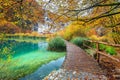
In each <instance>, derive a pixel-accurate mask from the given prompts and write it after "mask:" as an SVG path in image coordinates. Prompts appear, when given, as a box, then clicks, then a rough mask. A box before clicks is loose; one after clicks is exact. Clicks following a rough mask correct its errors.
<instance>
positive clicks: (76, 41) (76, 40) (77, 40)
mask: <svg viewBox="0 0 120 80" xmlns="http://www.w3.org/2000/svg"><path fill="white" fill-rule="evenodd" d="M84 40H87V38H84V37H76V38H73V39H72V40H71V42H72V43H73V44H75V45H77V46H79V47H81V48H85V47H84V46H83V41H84Z"/></svg>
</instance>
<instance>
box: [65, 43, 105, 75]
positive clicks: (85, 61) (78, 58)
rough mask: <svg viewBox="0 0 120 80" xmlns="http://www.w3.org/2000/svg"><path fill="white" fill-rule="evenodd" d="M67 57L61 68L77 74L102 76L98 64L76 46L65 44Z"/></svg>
mask: <svg viewBox="0 0 120 80" xmlns="http://www.w3.org/2000/svg"><path fill="white" fill-rule="evenodd" d="M66 44H67V56H66V59H65V62H64V64H63V68H64V69H67V70H73V71H77V72H80V71H82V72H90V73H93V74H103V73H104V72H103V71H102V70H101V68H100V67H99V64H98V63H97V62H96V60H95V59H93V58H92V57H91V56H89V55H88V54H87V53H86V52H85V51H83V50H82V49H81V48H79V47H77V46H76V45H74V44H72V43H69V42H66Z"/></svg>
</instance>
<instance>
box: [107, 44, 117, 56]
mask: <svg viewBox="0 0 120 80" xmlns="http://www.w3.org/2000/svg"><path fill="white" fill-rule="evenodd" d="M105 51H106V52H107V53H109V54H110V55H115V54H116V50H115V48H114V47H112V46H106V49H105Z"/></svg>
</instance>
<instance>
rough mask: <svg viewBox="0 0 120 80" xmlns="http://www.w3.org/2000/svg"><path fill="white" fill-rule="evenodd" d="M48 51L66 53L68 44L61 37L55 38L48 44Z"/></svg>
mask: <svg viewBox="0 0 120 80" xmlns="http://www.w3.org/2000/svg"><path fill="white" fill-rule="evenodd" d="M48 50H50V51H58V52H63V51H66V44H65V42H64V40H63V39H62V38H61V37H55V38H53V39H51V40H50V41H49V42H48Z"/></svg>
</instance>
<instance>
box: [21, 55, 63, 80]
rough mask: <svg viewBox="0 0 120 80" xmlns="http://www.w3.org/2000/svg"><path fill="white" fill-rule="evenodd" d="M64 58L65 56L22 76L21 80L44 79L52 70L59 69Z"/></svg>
mask: <svg viewBox="0 0 120 80" xmlns="http://www.w3.org/2000/svg"><path fill="white" fill-rule="evenodd" d="M64 59H65V57H62V58H59V59H57V60H54V61H51V62H50V63H48V64H45V65H43V66H41V67H40V68H39V69H38V70H36V71H35V72H34V73H32V74H30V75H27V76H25V77H24V78H20V79H19V80H42V79H43V78H44V77H46V76H47V75H48V74H49V73H50V72H51V71H53V70H58V69H59V68H60V67H61V66H62V63H63V61H64Z"/></svg>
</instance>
